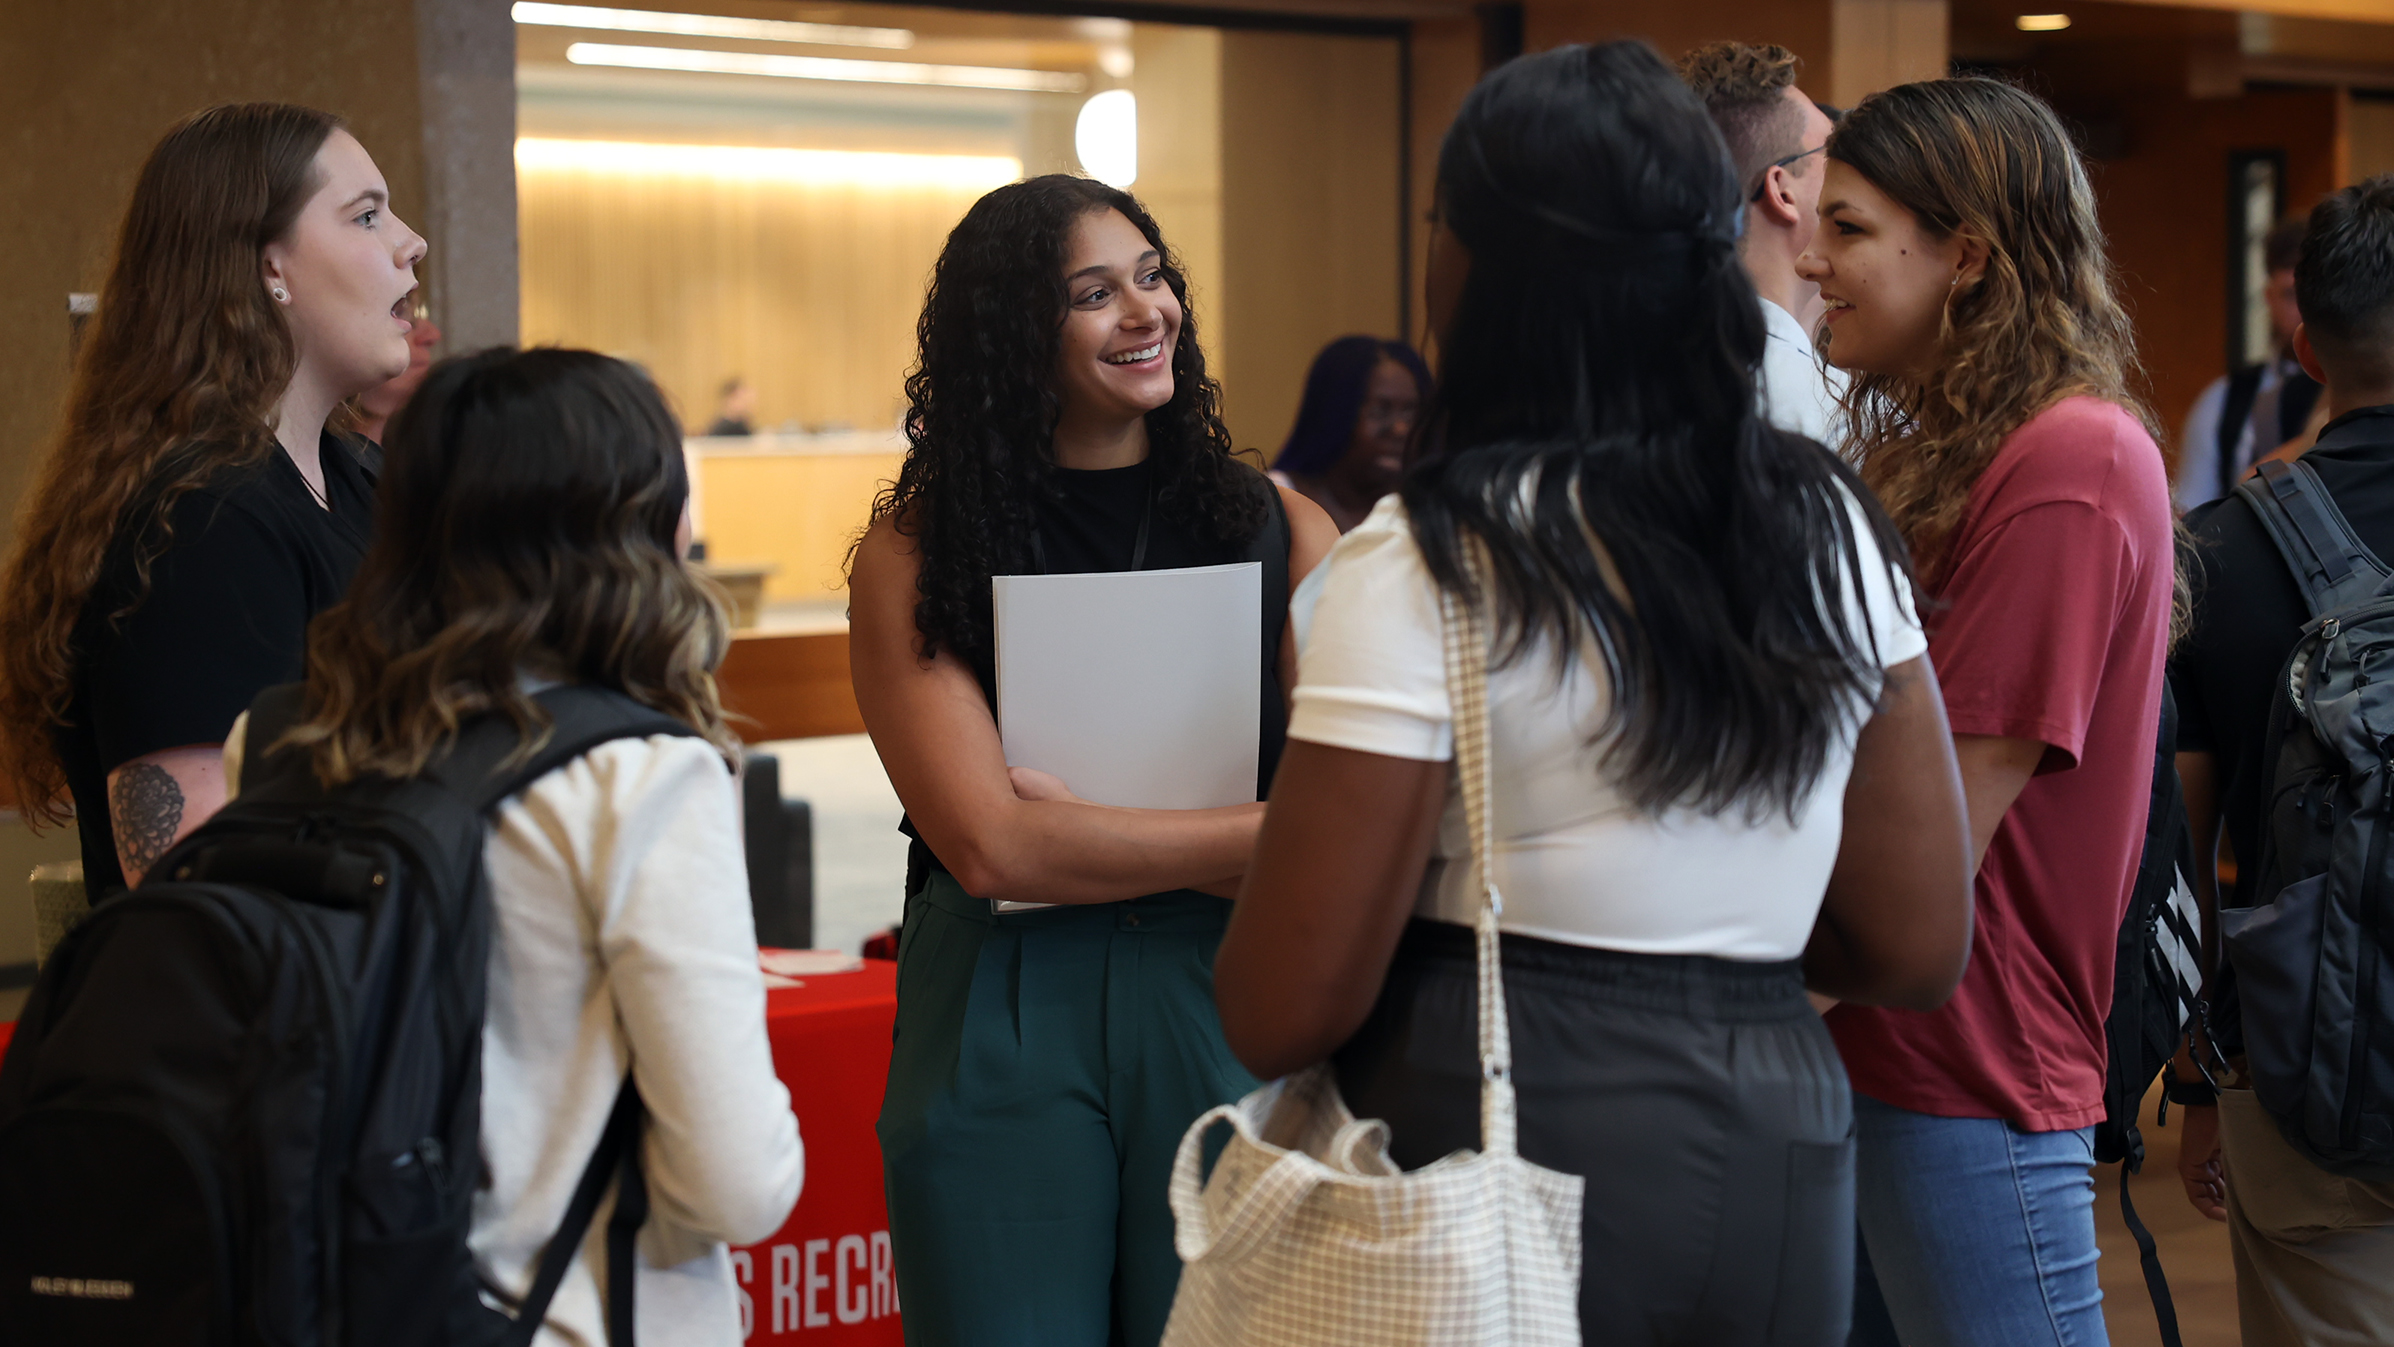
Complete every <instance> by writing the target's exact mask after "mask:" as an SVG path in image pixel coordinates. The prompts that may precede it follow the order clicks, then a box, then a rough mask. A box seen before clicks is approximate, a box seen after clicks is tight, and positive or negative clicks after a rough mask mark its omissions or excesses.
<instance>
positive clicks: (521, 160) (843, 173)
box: [515, 136, 1022, 190]
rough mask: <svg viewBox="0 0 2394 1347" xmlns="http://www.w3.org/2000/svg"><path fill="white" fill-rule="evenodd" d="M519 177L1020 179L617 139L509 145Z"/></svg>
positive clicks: (991, 166)
mask: <svg viewBox="0 0 2394 1347" xmlns="http://www.w3.org/2000/svg"><path fill="white" fill-rule="evenodd" d="M515 163H516V167H518V168H520V169H523V170H525V171H527V172H543V171H546V172H553V173H624V174H635V175H639V176H644V177H655V176H660V175H662V176H680V177H702V178H729V179H734V180H738V181H746V182H759V181H770V182H803V183H813V184H832V183H846V184H850V185H854V186H860V187H914V186H936V187H960V188H973V189H981V190H986V189H988V188H991V187H999V186H1003V185H1004V184H1006V183H1009V182H1012V181H1014V180H1015V179H1016V178H1019V177H1021V176H1022V161H1021V160H1019V159H1013V158H1004V157H1000V156H997V155H969V154H889V153H884V152H881V151H869V150H793V149H781V148H778V147H767V146H753V147H752V146H747V145H656V144H649V143H646V142H636V141H620V140H552V139H546V138H542V137H533V136H527V137H525V138H524V139H522V140H518V141H517V142H516V143H515Z"/></svg>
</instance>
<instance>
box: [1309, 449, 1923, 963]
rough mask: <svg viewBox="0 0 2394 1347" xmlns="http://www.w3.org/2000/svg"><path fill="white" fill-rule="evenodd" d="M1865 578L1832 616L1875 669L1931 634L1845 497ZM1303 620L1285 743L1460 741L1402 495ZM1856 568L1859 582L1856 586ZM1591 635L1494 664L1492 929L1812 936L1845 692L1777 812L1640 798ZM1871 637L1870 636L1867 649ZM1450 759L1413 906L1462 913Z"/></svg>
mask: <svg viewBox="0 0 2394 1347" xmlns="http://www.w3.org/2000/svg"><path fill="white" fill-rule="evenodd" d="M1853 517H1854V523H1855V530H1856V532H1857V534H1858V535H1859V538H1858V541H1859V544H1860V546H1859V551H1860V555H1861V561H1862V568H1861V574H1860V575H1859V576H1858V577H1857V576H1852V575H1849V576H1847V577H1846V583H1845V593H1844V595H1843V600H1844V609H1845V620H1846V621H1847V622H1848V623H1849V624H1851V629H1853V630H1857V631H1859V630H1860V629H1861V627H1862V626H1863V624H1867V625H1868V628H1869V630H1870V633H1871V635H1872V636H1873V638H1874V639H1875V641H1876V645H1877V651H1878V660H1879V663H1880V664H1881V666H1882V667H1892V666H1894V665H1897V664H1901V663H1904V662H1905V661H1907V660H1911V659H1915V658H1917V657H1919V656H1920V655H1922V654H1923V653H1925V652H1926V651H1927V649H1928V638H1927V637H1926V636H1925V635H1924V634H1923V633H1922V631H1921V627H1920V620H1919V618H1918V616H1917V615H1916V614H1915V612H1914V610H1913V605H1912V594H1911V588H1910V586H1909V585H1907V584H1905V583H1904V582H1903V581H1902V580H1901V579H1900V577H1896V576H1892V575H1890V573H1889V571H1888V568H1887V566H1886V565H1885V563H1884V559H1883V555H1882V553H1881V552H1880V550H1879V549H1878V547H1877V546H1876V544H1875V542H1874V541H1873V539H1872V536H1871V534H1870V532H1869V529H1868V526H1867V524H1866V523H1865V522H1864V519H1863V516H1862V513H1861V510H1860V508H1859V507H1858V506H1857V507H1854V509H1853ZM1323 565H1324V566H1326V567H1329V568H1330V569H1329V572H1328V575H1327V577H1326V579H1325V582H1324V585H1323V589H1322V595H1321V600H1320V603H1319V605H1318V606H1317V607H1316V608H1315V609H1314V611H1313V613H1312V623H1311V626H1310V629H1309V630H1308V631H1307V633H1306V636H1305V642H1304V648H1303V652H1302V654H1301V656H1300V660H1299V675H1298V680H1297V689H1296V692H1295V702H1296V709H1295V712H1294V714H1293V715H1292V716H1291V718H1290V722H1289V728H1288V733H1289V737H1290V738H1293V739H1302V740H1305V741H1306V742H1308V743H1316V744H1326V745H1329V746H1331V747H1334V748H1347V749H1355V750H1358V751H1360V752H1365V753H1378V754H1382V755H1385V756H1388V757H1394V758H1413V759H1417V760H1420V761H1425V762H1443V761H1449V760H1451V759H1452V758H1453V757H1454V729H1453V724H1452V721H1451V713H1450V711H1449V708H1448V703H1447V695H1446V668H1445V660H1444V654H1443V646H1442V644H1441V624H1440V618H1439V612H1438V588H1437V584H1436V582H1435V581H1433V580H1432V579H1431V578H1430V573H1429V570H1428V568H1427V567H1426V566H1425V565H1424V563H1423V561H1422V556H1421V549H1420V548H1419V547H1418V546H1417V545H1416V544H1415V542H1414V539H1413V528H1412V523H1411V521H1410V519H1409V518H1408V517H1407V515H1406V513H1405V507H1404V504H1403V502H1402V501H1401V500H1399V499H1398V498H1397V497H1396V496H1393V495H1392V496H1389V497H1387V498H1386V499H1384V500H1382V501H1381V502H1380V504H1379V506H1378V507H1377V508H1375V509H1374V510H1373V511H1372V513H1371V516H1370V517H1369V518H1367V519H1365V520H1364V522H1363V523H1362V524H1360V525H1358V526H1357V527H1356V529H1355V531H1354V532H1352V533H1349V534H1348V535H1346V537H1344V538H1342V539H1340V540H1339V543H1338V546H1337V547H1336V548H1335V549H1334V550H1333V551H1332V552H1331V554H1330V556H1329V558H1328V559H1326V560H1325V561H1324V562H1323ZM1857 581H1858V582H1859V583H1857ZM1592 642H1593V638H1592V636H1583V637H1582V640H1581V647H1580V649H1579V650H1578V651H1577V652H1576V653H1575V657H1574V658H1573V659H1571V660H1570V661H1569V662H1567V663H1566V664H1564V665H1563V666H1562V668H1561V670H1560V671H1559V674H1558V670H1557V667H1556V663H1555V660H1554V657H1553V646H1552V643H1551V639H1548V640H1542V641H1540V642H1538V643H1535V644H1533V645H1532V646H1531V648H1530V649H1529V650H1528V651H1527V652H1525V654H1524V656H1523V657H1522V658H1521V659H1518V660H1515V661H1513V662H1512V663H1511V664H1508V665H1506V666H1504V667H1501V668H1495V669H1491V670H1490V671H1489V675H1488V708H1489V712H1488V714H1489V748H1490V753H1491V772H1492V775H1493V777H1494V782H1493V787H1492V794H1493V799H1494V815H1493V820H1492V822H1493V830H1494V832H1495V834H1496V849H1497V855H1496V861H1495V864H1496V887H1497V891H1498V892H1499V893H1501V894H1503V895H1504V917H1503V922H1502V925H1503V928H1504V929H1505V930H1507V931H1512V932H1516V933H1519V934H1522V935H1529V936H1536V937H1538V938H1540V939H1545V940H1556V941H1562V942H1566V943H1569V944H1575V945H1590V946H1597V947H1600V948H1604V949H1614V950H1625V951H1630V952H1633V953H1644V954H1703V955H1711V956H1714V957H1716V958H1725V959H1744V960H1776V959H1792V958H1795V957H1797V956H1798V955H1800V954H1802V953H1803V951H1804V945H1805V942H1806V941H1807V940H1808V939H1809V938H1810V936H1811V932H1812V924H1813V919H1814V918H1815V917H1816V916H1817V915H1818V913H1819V910H1820V902H1821V894H1822V893H1823V891H1824V890H1826V888H1827V887H1828V881H1829V871H1830V868H1831V867H1832V866H1833V865H1834V864H1835V863H1836V859H1837V845H1838V840H1839V838H1840V836H1841V835H1842V833H1843V831H1844V823H1845V814H1844V796H1845V783H1846V778H1847V776H1848V775H1849V774H1850V773H1851V771H1852V769H1853V735H1854V732H1855V731H1856V730H1858V729H1859V727H1860V725H1861V723H1862V721H1863V720H1864V719H1866V718H1867V716H1868V710H1867V707H1866V706H1863V705H1859V704H1858V705H1857V706H1856V708H1855V715H1854V717H1853V719H1852V721H1851V722H1850V723H1849V725H1848V728H1847V732H1846V733H1845V734H1844V735H1843V736H1842V737H1841V738H1840V740H1839V742H1837V743H1836V744H1835V745H1834V746H1833V747H1832V748H1831V750H1830V753H1829V758H1828V762H1827V764H1826V765H1825V767H1824V769H1823V770H1822V772H1821V774H1820V778H1819V780H1818V781H1817V782H1816V783H1815V785H1814V786H1813V789H1812V794H1811V796H1810V797H1809V798H1808V799H1807V800H1806V801H1805V803H1804V805H1803V807H1802V808H1801V809H1800V810H1799V811H1798V813H1797V817H1796V821H1795V822H1794V823H1793V824H1792V825H1791V824H1790V823H1789V822H1788V820H1787V817H1786V816H1785V815H1784V814H1779V813H1770V814H1766V815H1765V816H1764V817H1763V818H1761V819H1760V820H1758V821H1756V820H1749V819H1748V818H1746V817H1745V813H1744V811H1743V810H1741V809H1731V810H1730V811H1728V812H1726V813H1723V814H1720V815H1717V816H1715V815H1705V814H1701V813H1696V812H1694V811H1690V810H1684V809H1674V810H1670V811H1667V812H1665V813H1663V814H1661V815H1659V816H1656V815H1650V814H1646V813H1642V812H1640V811H1639V810H1638V809H1636V808H1635V807H1633V806H1632V805H1631V804H1630V803H1629V802H1628V801H1626V800H1625V799H1623V798H1622V796H1621V795H1620V793H1619V791H1618V790H1617V789H1616V788H1615V785H1614V783H1613V782H1612V781H1610V780H1608V779H1606V777H1605V775H1604V774H1603V773H1602V772H1601V770H1600V769H1599V767H1598V763H1597V760H1598V751H1597V749H1595V748H1592V747H1591V746H1590V739H1591V736H1592V735H1593V734H1594V732H1595V730H1596V727H1597V726H1598V724H1599V723H1600V722H1601V721H1602V720H1603V718H1604V714H1605V710H1606V706H1607V703H1608V689H1609V680H1608V679H1607V678H1606V676H1605V673H1604V666H1603V664H1602V663H1601V662H1600V661H1599V660H1598V659H1597V657H1596V652H1595V647H1594V645H1593V643H1592ZM1865 648H1866V649H1867V648H1869V647H1868V646H1865ZM1470 852H1471V847H1470V839H1469V836H1468V834H1467V832H1466V830H1465V827H1464V823H1463V806H1462V800H1461V798H1460V797H1459V796H1458V795H1457V794H1456V791H1455V787H1454V784H1453V778H1452V775H1451V774H1450V776H1449V784H1448V788H1447V802H1446V811H1445V816H1444V818H1443V819H1442V820H1441V822H1440V824H1439V829H1438V843H1437V847H1436V849H1435V851H1434V853H1433V857H1434V859H1433V861H1432V864H1431V867H1430V872H1429V874H1428V876H1427V877H1426V878H1425V880H1424V882H1423V886H1422V894H1421V898H1420V901H1419V904H1418V906H1417V907H1416V912H1417V914H1418V915H1421V916H1425V917H1433V918H1438V919H1441V920H1445V921H1453V922H1462V923H1466V924H1468V923H1469V922H1471V921H1472V920H1474V918H1475V914H1476V912H1477V910H1478V902H1479V898H1478V890H1477V886H1476V884H1475V882H1474V881H1473V878H1472V875H1471V872H1470V867H1469V866H1468V865H1450V864H1445V863H1444V862H1445V861H1446V860H1448V859H1449V858H1455V857H1467V856H1469V855H1470Z"/></svg>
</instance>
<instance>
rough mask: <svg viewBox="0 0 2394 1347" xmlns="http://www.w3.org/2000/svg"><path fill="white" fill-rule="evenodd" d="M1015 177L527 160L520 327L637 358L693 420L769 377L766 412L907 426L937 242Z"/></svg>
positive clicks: (776, 421) (764, 415)
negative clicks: (801, 176)
mask: <svg viewBox="0 0 2394 1347" xmlns="http://www.w3.org/2000/svg"><path fill="white" fill-rule="evenodd" d="M999 162H1003V161H999ZM1012 176H1013V172H1012V171H1007V172H1005V173H1004V174H1003V175H1002V176H995V175H991V174H988V173H981V174H978V175H976V176H974V177H973V178H971V179H970V180H967V181H964V182H961V183H955V184H924V185H867V184H860V183H856V182H839V181H799V180H793V179H789V178H772V177H763V176H753V177H739V176H734V175H731V174H728V173H721V172H711V171H706V170H704V169H703V168H694V169H692V170H690V171H676V170H672V169H662V170H660V169H655V168H648V169H642V170H639V171H628V170H611V169H608V168H605V167H595V168H544V167H532V166H529V165H527V166H526V167H525V169H524V171H523V172H522V173H521V174H520V177H519V186H518V198H519V203H520V210H521V214H522V230H523V287H524V307H523V332H524V340H525V341H526V342H556V343H562V344H566V345H574V346H587V347H591V348H593V349H596V350H601V351H606V352H609V353H611V354H615V355H621V356H624V357H626V358H628V359H631V360H636V361H638V362H640V363H641V364H643V365H645V366H647V367H648V369H649V370H650V372H651V373H653V374H654V375H655V376H656V378H657V382H658V383H659V384H660V385H661V386H662V387H663V388H664V389H665V391H666V392H667V393H668V394H669V395H671V396H672V398H673V399H674V401H675V403H676V404H677V407H676V409H677V411H678V412H679V414H680V415H681V417H682V419H683V421H684V423H685V424H688V425H690V426H691V427H692V428H693V429H699V428H703V426H704V423H705V422H706V421H707V420H708V419H710V418H711V417H712V416H713V414H714V406H715V390H716V388H717V387H718V386H719V385H720V384H721V383H722V381H723V380H724V379H726V378H729V377H731V376H733V375H740V376H743V377H745V378H747V379H748V380H749V381H750V382H751V383H753V384H754V385H755V386H756V389H757V394H758V413H759V425H760V426H777V425H780V424H782V423H784V422H787V421H792V420H795V421H798V422H801V423H803V424H806V425H808V426H816V425H822V424H827V423H828V424H839V425H845V426H849V427H855V428H865V429H881V428H886V427H890V426H894V425H896V424H897V420H898V416H899V413H900V410H901V409H902V407H903V401H904V399H903V391H902V389H901V387H900V381H901V379H902V378H903V377H904V374H905V370H906V367H907V365H908V364H909V363H911V362H912V360H913V358H914V323H915V319H916V317H917V315H918V314H919V313H920V312H921V310H922V303H923V286H924V283H925V282H926V281H927V280H928V279H929V276H930V272H931V264H932V262H933V261H934V260H935V259H936V258H937V257H938V255H939V248H940V244H941V243H942V242H944V241H945V239H946V237H947V232H948V230H949V229H950V228H952V227H953V226H954V225H955V223H956V221H957V220H958V219H960V218H962V216H963V214H964V212H965V210H966V208H967V207H969V206H970V205H971V204H972V203H973V201H974V200H975V199H977V198H978V197H979V196H980V195H981V194H982V193H983V192H984V191H987V190H988V189H989V188H990V187H993V186H996V185H997V184H998V183H999V182H1002V181H1006V180H1008V179H1010V178H1011V177H1012Z"/></svg>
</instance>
